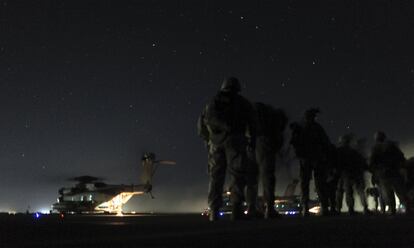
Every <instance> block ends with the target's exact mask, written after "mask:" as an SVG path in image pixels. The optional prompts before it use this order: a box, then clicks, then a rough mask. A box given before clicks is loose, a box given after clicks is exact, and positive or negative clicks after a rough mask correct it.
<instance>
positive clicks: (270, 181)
mask: <svg viewBox="0 0 414 248" xmlns="http://www.w3.org/2000/svg"><path fill="white" fill-rule="evenodd" d="M240 91H241V85H240V82H239V80H238V79H237V78H234V77H230V78H227V79H225V80H224V81H223V83H222V86H221V88H220V90H219V91H218V93H217V94H216V95H215V96H214V97H213V99H212V100H211V101H210V102H209V103H208V104H207V105H206V107H205V108H204V109H203V111H202V114H201V116H200V118H199V120H198V133H199V135H200V136H201V137H202V138H203V140H204V141H205V144H206V147H207V149H208V173H209V179H210V180H209V191H208V205H209V209H210V213H209V219H210V221H215V220H218V218H219V211H220V208H221V207H222V205H223V187H224V183H225V180H226V174H227V173H228V178H229V180H230V182H229V184H230V193H231V198H230V203H231V206H232V214H231V219H232V220H238V219H244V218H246V215H245V214H244V207H243V203H244V202H246V204H247V211H248V216H249V217H257V216H261V215H262V216H263V217H264V218H266V219H270V218H275V217H277V216H278V214H277V212H276V210H275V208H274V200H275V163H276V154H278V153H280V151H281V149H282V147H283V146H284V143H285V142H284V137H285V135H284V133H285V129H286V127H287V125H288V118H287V117H286V114H285V113H284V111H283V110H281V109H275V108H273V107H272V106H271V105H268V104H264V103H261V102H256V103H251V102H250V101H248V100H247V99H246V98H244V97H243V96H241V95H240ZM318 113H319V110H318V109H316V108H311V109H308V110H307V111H306V112H305V114H304V118H303V120H302V121H300V122H294V123H291V124H290V125H289V127H290V129H291V138H290V141H289V146H291V147H293V148H294V151H295V154H296V157H297V158H298V160H299V162H300V186H301V191H302V195H301V203H302V204H301V206H302V214H303V215H304V216H308V215H309V208H308V206H309V184H310V180H311V179H312V174H313V178H314V182H315V188H316V192H317V195H318V199H319V201H320V209H321V215H335V214H338V213H339V212H340V210H341V208H342V199H343V195H344V194H345V199H346V204H347V206H348V209H349V213H350V214H354V213H355V212H354V197H353V195H354V189H355V190H356V192H357V194H358V196H359V197H360V200H361V204H362V206H363V209H364V213H365V214H369V213H370V211H369V210H368V204H367V200H366V199H367V192H366V190H365V186H366V185H365V182H364V172H365V171H370V172H371V173H372V175H373V176H372V181H373V184H374V185H376V186H377V187H375V188H374V189H375V190H372V189H371V191H369V192H368V193H370V194H371V195H373V196H374V197H375V199H378V200H377V202H379V204H381V210H382V211H385V206H386V205H387V206H388V207H389V211H390V212H391V213H392V214H395V213H396V209H397V208H396V204H395V197H394V193H395V194H396V195H397V196H398V198H399V199H400V202H401V204H403V205H404V206H405V209H406V211H407V212H409V210H410V209H411V208H410V201H409V199H408V191H407V187H406V184H405V183H404V182H405V181H406V180H404V178H403V177H402V174H401V170H402V168H403V165H404V163H405V157H404V154H403V153H402V152H401V150H400V149H399V147H398V145H397V144H396V143H394V142H392V141H388V140H387V138H386V136H385V134H384V133H383V132H377V133H376V134H375V145H374V146H373V148H372V151H371V155H370V158H369V159H367V158H365V156H364V153H363V151H362V148H361V144H360V142H358V141H357V140H356V139H355V137H354V136H353V135H352V134H347V135H344V136H341V137H340V139H339V142H338V143H339V144H338V146H335V145H333V144H332V143H331V141H330V139H329V137H328V135H327V134H326V132H325V130H324V129H323V127H322V126H321V125H320V124H319V123H318V122H317V121H316V117H317V114H318ZM259 181H261V183H262V186H263V200H264V204H263V205H264V206H263V211H259V210H258V208H257V198H258V197H257V195H258V182H259ZM376 205H378V203H377V204H376Z"/></svg>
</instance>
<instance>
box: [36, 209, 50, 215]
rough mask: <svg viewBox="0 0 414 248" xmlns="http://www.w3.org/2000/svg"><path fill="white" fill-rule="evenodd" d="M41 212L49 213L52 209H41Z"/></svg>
mask: <svg viewBox="0 0 414 248" xmlns="http://www.w3.org/2000/svg"><path fill="white" fill-rule="evenodd" d="M39 212H40V213H42V214H49V213H50V210H49V209H40V210H39Z"/></svg>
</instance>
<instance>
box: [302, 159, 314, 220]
mask: <svg viewBox="0 0 414 248" xmlns="http://www.w3.org/2000/svg"><path fill="white" fill-rule="evenodd" d="M311 175H312V165H311V164H310V163H309V161H307V160H301V161H300V188H301V190H302V196H301V198H302V199H301V200H302V208H303V213H302V214H303V215H305V216H306V215H308V214H309V212H308V211H309V183H310V179H311Z"/></svg>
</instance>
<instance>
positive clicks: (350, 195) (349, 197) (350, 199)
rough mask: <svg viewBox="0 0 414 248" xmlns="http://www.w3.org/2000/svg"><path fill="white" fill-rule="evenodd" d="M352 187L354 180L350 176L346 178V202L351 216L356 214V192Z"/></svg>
mask: <svg viewBox="0 0 414 248" xmlns="http://www.w3.org/2000/svg"><path fill="white" fill-rule="evenodd" d="M352 186H353V182H352V180H351V179H350V178H349V176H346V177H345V180H344V189H345V201H346V205H347V206H348V213H350V214H353V213H355V211H354V204H355V201H354V191H353V189H352Z"/></svg>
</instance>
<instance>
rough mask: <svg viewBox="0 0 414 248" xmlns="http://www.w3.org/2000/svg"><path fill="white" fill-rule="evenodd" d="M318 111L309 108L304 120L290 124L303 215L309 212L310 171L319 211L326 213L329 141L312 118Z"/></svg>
mask: <svg viewBox="0 0 414 248" xmlns="http://www.w3.org/2000/svg"><path fill="white" fill-rule="evenodd" d="M318 112H319V111H318V110H316V109H310V110H308V111H306V113H305V121H304V122H302V123H294V124H292V125H291V129H292V138H291V144H292V146H293V147H294V148H295V153H296V155H297V157H298V158H299V161H300V178H301V189H302V206H303V215H304V216H307V215H308V214H309V212H308V210H309V206H308V203H309V183H310V180H311V177H312V172H313V176H314V180H315V187H316V192H317V194H318V197H319V200H320V202H321V212H322V214H323V215H325V214H327V213H328V210H329V209H328V205H329V204H328V201H329V200H328V192H327V184H326V180H327V171H328V169H327V167H328V166H329V163H328V155H329V154H328V153H329V147H330V146H331V142H330V140H329V137H328V136H327V135H326V133H325V130H324V129H323V128H322V126H321V125H320V124H319V123H317V122H316V121H315V120H314V118H315V116H316V113H318Z"/></svg>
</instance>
